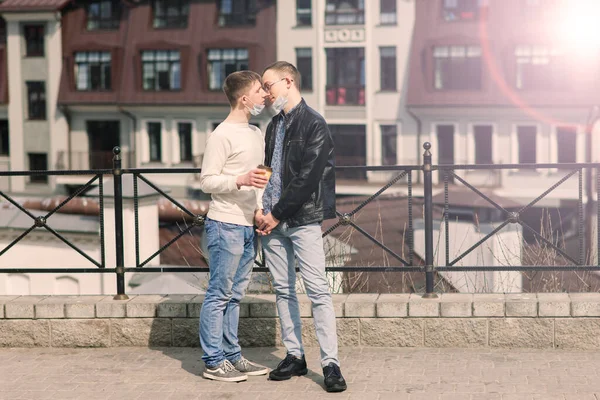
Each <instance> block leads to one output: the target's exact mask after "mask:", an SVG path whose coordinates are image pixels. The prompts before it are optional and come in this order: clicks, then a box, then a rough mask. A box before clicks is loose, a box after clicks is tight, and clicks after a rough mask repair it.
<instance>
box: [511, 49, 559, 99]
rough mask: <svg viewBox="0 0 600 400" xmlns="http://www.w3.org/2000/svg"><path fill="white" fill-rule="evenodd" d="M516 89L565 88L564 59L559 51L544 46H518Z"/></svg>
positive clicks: (516, 54)
mask: <svg viewBox="0 0 600 400" xmlns="http://www.w3.org/2000/svg"><path fill="white" fill-rule="evenodd" d="M515 59H516V62H517V81H516V82H515V84H516V87H517V89H524V90H526V89H533V90H553V89H561V88H565V87H566V86H567V85H566V83H567V81H566V77H567V76H569V72H568V70H567V68H566V59H565V57H564V55H563V53H562V52H561V51H559V50H558V49H556V48H551V47H546V46H518V47H517V48H516V50H515Z"/></svg>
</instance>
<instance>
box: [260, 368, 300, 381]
mask: <svg viewBox="0 0 600 400" xmlns="http://www.w3.org/2000/svg"><path fill="white" fill-rule="evenodd" d="M306 374H308V369H307V368H304V369H302V370H300V371H298V372H294V373H293V374H291V375H288V376H275V377H273V376H271V375H269V379H270V380H272V381H287V380H288V379H291V378H292V376H303V375H306Z"/></svg>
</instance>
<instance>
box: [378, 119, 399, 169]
mask: <svg viewBox="0 0 600 400" xmlns="http://www.w3.org/2000/svg"><path fill="white" fill-rule="evenodd" d="M391 128H393V133H392V132H386V130H387V129H390V130H391ZM379 132H380V136H381V165H383V166H390V165H397V164H398V124H379ZM388 136H389V137H393V141H392V143H393V144H394V146H393V147H394V148H393V157H391V156H389V155H388V157H386V149H387V147H386V146H385V144H386V140H385V138H386V137H388ZM391 159H393V162H391V163H390V162H388V160H391Z"/></svg>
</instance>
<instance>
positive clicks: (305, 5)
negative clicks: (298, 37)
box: [296, 0, 312, 26]
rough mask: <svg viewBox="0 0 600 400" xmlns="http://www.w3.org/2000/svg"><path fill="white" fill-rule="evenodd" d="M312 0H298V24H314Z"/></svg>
mask: <svg viewBox="0 0 600 400" xmlns="http://www.w3.org/2000/svg"><path fill="white" fill-rule="evenodd" d="M311 2H312V0H296V25H298V26H310V25H312V4H311Z"/></svg>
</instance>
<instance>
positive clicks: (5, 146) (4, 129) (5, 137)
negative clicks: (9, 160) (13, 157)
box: [0, 119, 10, 157]
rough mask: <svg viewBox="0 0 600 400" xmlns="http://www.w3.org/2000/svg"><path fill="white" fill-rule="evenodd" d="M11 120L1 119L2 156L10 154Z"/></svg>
mask: <svg viewBox="0 0 600 400" xmlns="http://www.w3.org/2000/svg"><path fill="white" fill-rule="evenodd" d="M9 127H10V122H9V121H8V119H3V120H0V157H8V156H10V129H9Z"/></svg>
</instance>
